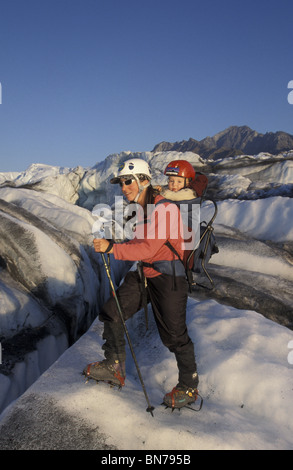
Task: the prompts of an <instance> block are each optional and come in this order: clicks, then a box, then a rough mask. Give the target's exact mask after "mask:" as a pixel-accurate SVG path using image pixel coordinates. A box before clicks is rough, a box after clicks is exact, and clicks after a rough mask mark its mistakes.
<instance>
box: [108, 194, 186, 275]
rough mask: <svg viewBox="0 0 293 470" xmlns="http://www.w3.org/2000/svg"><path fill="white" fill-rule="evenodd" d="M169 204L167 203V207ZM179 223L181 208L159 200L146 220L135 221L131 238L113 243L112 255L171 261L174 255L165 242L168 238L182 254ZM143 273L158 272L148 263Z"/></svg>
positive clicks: (139, 259)
mask: <svg viewBox="0 0 293 470" xmlns="http://www.w3.org/2000/svg"><path fill="white" fill-rule="evenodd" d="M161 199H164V198H163V197H162V196H160V195H159V196H156V198H155V204H156V203H157V202H158V201H160V200H161ZM168 206H170V207H169V208H168V209H167V207H168ZM153 209H154V208H153ZM182 227H183V226H182V220H181V215H180V211H179V209H178V207H177V206H176V205H175V204H170V203H169V202H165V203H162V204H158V206H156V208H155V209H154V210H153V211H152V212H151V215H150V217H149V219H148V220H147V221H146V223H138V224H137V226H136V229H135V232H134V238H133V239H132V240H130V241H128V242H125V243H121V244H114V246H113V250H114V256H115V258H116V259H119V260H128V261H144V262H146V263H154V262H155V261H172V260H173V259H174V256H175V255H174V254H173V253H172V251H171V250H170V249H169V248H168V247H167V246H166V245H164V243H165V242H166V241H167V240H169V241H170V243H171V244H172V245H173V246H174V248H175V249H176V251H177V252H178V254H179V256H180V257H181V258H183V254H184V239H183V236H182V234H183V229H182ZM175 258H176V257H175ZM144 274H145V276H146V277H155V276H159V275H160V273H158V271H156V270H154V269H153V268H150V267H144Z"/></svg>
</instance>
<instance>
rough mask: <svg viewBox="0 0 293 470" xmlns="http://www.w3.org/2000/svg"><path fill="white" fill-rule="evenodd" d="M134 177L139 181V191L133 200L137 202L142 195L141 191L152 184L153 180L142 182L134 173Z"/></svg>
mask: <svg viewBox="0 0 293 470" xmlns="http://www.w3.org/2000/svg"><path fill="white" fill-rule="evenodd" d="M133 177H134V178H135V181H136V182H137V186H138V193H137V195H136V197H135V198H134V201H133V202H137V201H138V198H139V196H140V195H141V193H142V192H143V190H144V189H146V188H147V187H148V186H149V185H150V184H151V182H150V181H148V182H147V184H141V182H140V180H139V178H138V177H137V176H136V175H133Z"/></svg>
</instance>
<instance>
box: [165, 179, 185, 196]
mask: <svg viewBox="0 0 293 470" xmlns="http://www.w3.org/2000/svg"><path fill="white" fill-rule="evenodd" d="M184 179H185V178H182V177H181V176H169V180H168V188H169V189H170V190H171V191H174V192H175V193H177V191H180V189H183V188H184Z"/></svg>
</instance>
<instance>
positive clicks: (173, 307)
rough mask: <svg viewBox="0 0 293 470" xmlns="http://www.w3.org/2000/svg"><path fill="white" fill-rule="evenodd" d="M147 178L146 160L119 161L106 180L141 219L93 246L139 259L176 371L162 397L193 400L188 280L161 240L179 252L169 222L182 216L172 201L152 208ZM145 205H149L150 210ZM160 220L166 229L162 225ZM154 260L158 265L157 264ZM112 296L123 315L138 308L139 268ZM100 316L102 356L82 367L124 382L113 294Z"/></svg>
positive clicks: (181, 402)
mask: <svg viewBox="0 0 293 470" xmlns="http://www.w3.org/2000/svg"><path fill="white" fill-rule="evenodd" d="M150 181H151V172H150V169H149V166H148V164H147V162H145V161H144V160H141V159H133V160H127V161H126V162H124V164H123V165H122V167H120V168H119V171H118V176H117V177H116V178H113V179H112V180H111V183H112V184H117V183H119V184H120V186H121V189H122V193H123V195H124V196H125V198H126V199H127V200H128V202H136V203H137V204H139V205H140V207H141V208H142V209H143V214H144V220H143V221H142V222H143V223H141V224H139V223H138V224H137V226H136V229H135V231H134V238H133V239H132V240H130V241H127V242H125V243H121V244H118V243H112V242H109V241H108V240H105V239H95V240H94V248H95V251H97V252H107V253H113V255H114V257H115V259H120V260H129V261H141V262H142V266H143V275H144V280H145V281H146V285H147V288H146V290H147V297H148V301H149V302H150V303H151V305H152V309H153V313H154V318H155V321H156V324H157V327H158V331H159V334H160V337H161V340H162V342H163V344H164V345H165V346H166V347H167V348H168V349H169V350H170V351H171V352H173V353H174V354H175V358H176V361H177V366H178V371H179V381H178V384H177V385H176V387H174V388H173V390H172V392H170V393H167V394H166V395H165V397H164V403H165V404H166V405H167V406H172V407H173V408H181V407H182V406H185V405H187V404H188V403H192V402H194V401H195V400H196V398H197V393H198V392H197V386H198V375H197V367H196V362H195V355H194V347H193V343H192V341H191V339H190V338H189V335H188V332H187V327H186V303H187V292H188V283H187V280H186V276H185V271H184V269H182V268H183V267H182V263H181V262H180V261H179V259H178V257H177V256H176V255H175V254H174V253H173V252H172V251H171V250H170V249H169V248H168V246H167V245H166V244H165V243H166V241H170V242H171V243H172V245H173V246H174V247H175V249H176V250H177V252H178V254H179V256H181V257H182V256H183V252H184V240H183V238H182V236H181V231H180V230H175V231H174V230H173V227H174V225H175V226H177V227H179V226H180V223H181V216H180V211H179V209H178V208H177V206H175V204H171V206H173V210H172V211H171V212H170V213H172V216H166V214H167V211H166V208H167V206H168V205H169V204H170V203H168V202H164V203H162V204H158V206H157V207H156V209H154V205H155V204H157V203H158V202H159V201H160V200H161V199H163V197H162V196H161V195H159V194H158V192H157V191H155V190H154V188H153V187H152V186H151V183H150ZM150 208H151V209H153V210H152V212H151V213H150V211H149V209H150ZM174 208H175V209H174ZM169 209H170V208H169ZM174 211H175V212H174ZM168 213H169V212H168ZM162 220H164V224H165V227H163V228H164V229H165V232H164V230H162V231H161V228H162V226H161V225H160V224H161V222H162ZM163 232H164V236H163V235H162V233H163ZM173 232H176V233H173ZM162 262H163V263H162ZM156 263H157V264H156ZM157 266H160V270H158V268H157ZM174 274H175V277H176V278H175V283H174ZM117 297H118V300H119V303H120V306H121V309H122V312H123V314H124V319H125V320H127V319H128V318H130V317H132V316H133V315H134V314H135V313H136V312H137V311H138V310H140V309H141V308H142V306H143V289H142V280H141V277H140V275H139V273H138V271H131V272H128V273H127V275H126V276H125V280H124V282H123V284H122V285H121V286H120V287H119V288H118V289H117ZM99 318H100V320H101V321H103V322H104V334H103V339H104V340H105V343H104V345H103V350H104V355H105V359H104V360H103V361H100V362H95V363H92V364H89V365H88V366H87V367H86V368H85V370H84V373H85V375H86V376H88V377H90V378H93V379H95V380H105V381H110V382H112V383H115V384H118V385H124V380H125V338H124V329H123V325H122V323H121V320H120V317H119V314H118V311H117V306H116V303H115V299H114V298H113V297H111V298H110V299H109V300H108V301H107V302H106V303H105V305H104V306H103V308H102V310H101V312H100V315H99Z"/></svg>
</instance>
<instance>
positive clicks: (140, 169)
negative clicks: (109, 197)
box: [110, 158, 152, 184]
mask: <svg viewBox="0 0 293 470" xmlns="http://www.w3.org/2000/svg"><path fill="white" fill-rule="evenodd" d="M126 176H134V177H135V179H136V181H138V179H139V177H140V176H144V177H145V179H148V180H151V178H152V175H151V170H150V167H149V164H148V163H147V162H146V161H145V160H142V159H141V158H133V159H131V160H126V161H125V162H123V163H121V164H120V165H119V168H118V175H117V176H116V177H115V178H112V179H111V180H110V183H112V184H117V183H119V181H120V178H121V177H126Z"/></svg>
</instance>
